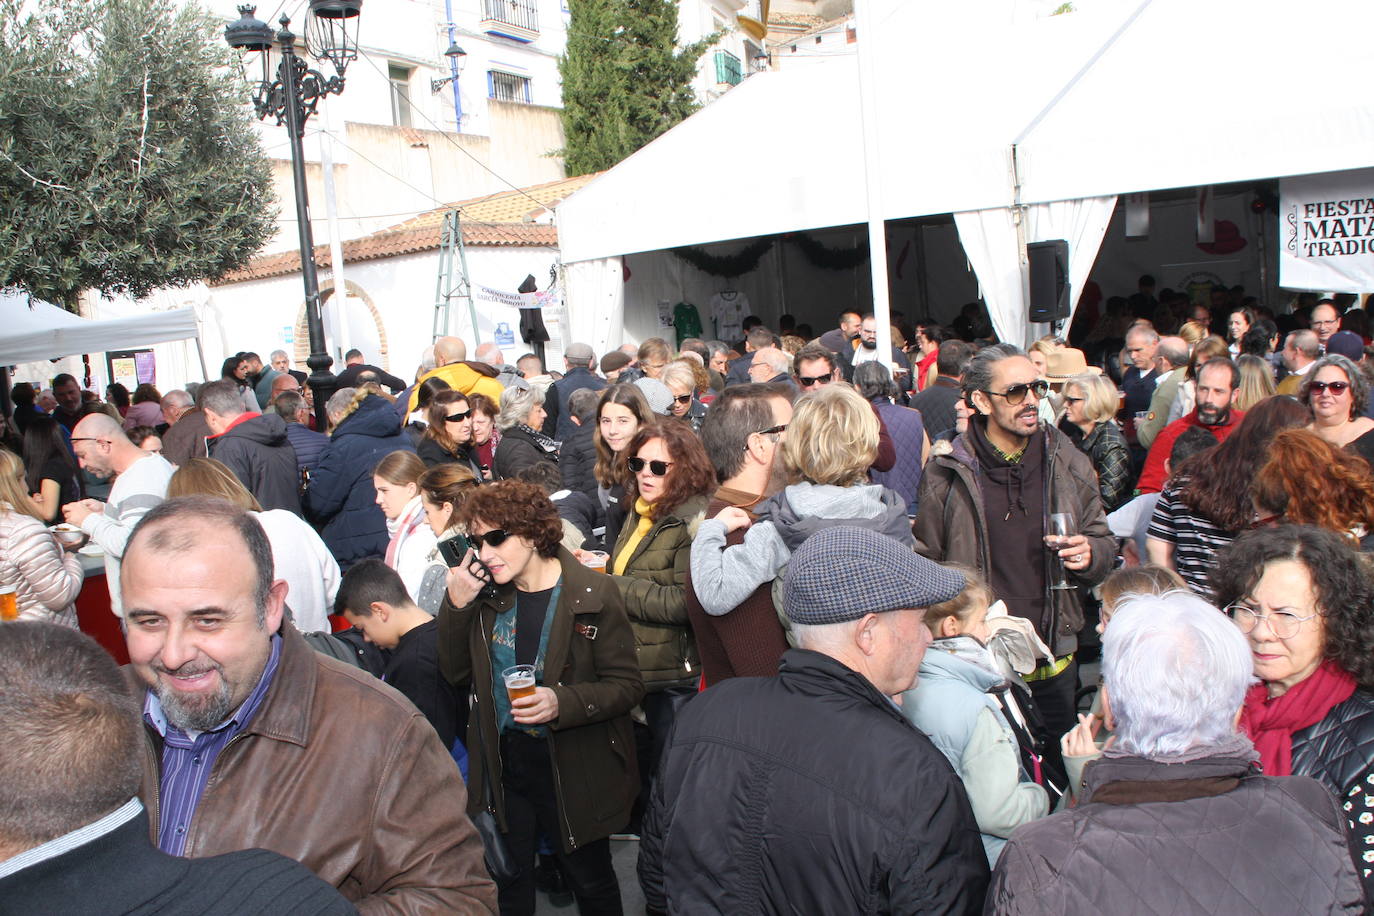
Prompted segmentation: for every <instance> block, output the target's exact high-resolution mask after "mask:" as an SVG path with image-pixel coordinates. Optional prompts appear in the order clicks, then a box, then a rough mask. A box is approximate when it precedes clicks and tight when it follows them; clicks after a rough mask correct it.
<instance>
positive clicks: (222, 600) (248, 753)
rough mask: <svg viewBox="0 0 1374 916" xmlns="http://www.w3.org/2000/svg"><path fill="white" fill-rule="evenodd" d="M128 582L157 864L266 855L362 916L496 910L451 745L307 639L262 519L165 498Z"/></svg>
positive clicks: (135, 553) (216, 503) (145, 788)
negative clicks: (290, 613)
mask: <svg viewBox="0 0 1374 916" xmlns="http://www.w3.org/2000/svg"><path fill="white" fill-rule="evenodd" d="M123 569H124V575H123V578H122V579H121V582H120V585H121V588H122V591H123V597H124V608H125V621H126V623H127V625H128V632H127V641H128V649H129V658H130V660H131V665H130V670H131V672H132V675H133V677H134V678H136V683H137V685H138V687H139V688H140V690H141V696H142V706H143V720H144V724H145V726H146V727H145V737H146V739H147V742H146V753H145V754H144V761H143V783H142V787H141V789H140V792H139V795H140V797H141V799H142V801H143V804H144V807H145V808H146V809H147V811H148V819H149V823H150V826H151V829H152V834H153V837H152V838H153V841H154V842H155V843H156V844H157V845H158V847H159V848H160V849H161V850H162V851H163V852H166V853H169V854H171V855H179V856H187V857H191V858H200V857H204V856H213V855H219V854H221V853H226V852H232V851H234V850H240V849H250V848H254V847H263V848H265V849H271V850H273V851H275V852H279V853H282V854H283V855H286V856H289V857H291V858H293V859H295V860H297V861H298V862H300V863H301V864H303V865H305V866H306V867H307V868H309V869H310V870H311V871H313V872H315V874H317V875H319V876H320V877H321V878H323V879H324V880H325V881H327V882H329V883H330V884H332V885H333V886H335V887H336V888H338V889H339V891H340V892H341V893H342V894H343V895H344V896H345V897H347V898H348V899H349V900H351V901H353V902H354V903H355V904H356V905H357V907H358V909H359V911H360V912H362V913H364V914H368V913H393V912H406V913H435V914H438V913H455V912H464V913H467V912H494V911H495V907H496V892H495V889H494V887H493V886H492V883H491V881H490V879H489V878H488V876H487V873H486V870H485V868H484V867H483V864H482V843H481V840H480V839H479V838H478V836H477V833H476V831H475V830H474V828H473V826H472V823H471V821H469V820H468V817H467V815H466V814H465V813H464V808H465V806H466V802H467V793H466V792H465V791H464V788H463V782H462V780H461V778H460V777H459V775H458V768H457V767H456V766H455V765H454V763H453V759H452V757H450V756H449V753H448V749H447V748H445V747H443V745H442V744H441V743H440V741H439V737H438V735H437V734H436V733H435V731H434V729H433V728H432V727H431V726H430V725H429V723H428V722H427V721H426V720H425V718H424V716H422V715H421V714H420V712H419V711H418V710H417V709H415V707H414V706H413V705H411V703H410V702H409V701H408V700H406V699H405V698H404V697H402V696H401V694H399V693H397V692H396V691H395V690H393V689H392V688H390V687H388V686H386V685H385V684H382V683H381V682H380V681H377V680H375V679H374V678H372V677H371V676H370V675H368V674H366V673H365V672H362V671H360V670H358V669H356V668H350V667H349V666H347V665H345V664H343V663H342V662H338V661H335V660H333V659H329V658H325V657H324V656H323V655H320V654H317V653H316V652H314V651H313V650H312V649H311V648H310V647H309V646H308V645H307V644H306V642H305V640H304V639H303V638H302V636H301V635H300V633H298V632H297V631H296V629H295V628H294V627H293V626H292V625H291V623H290V621H289V620H287V619H286V613H285V608H286V598H287V594H286V592H287V584H286V582H285V581H283V580H281V579H275V578H274V577H273V568H272V552H271V547H270V546H269V544H268V542H267V536H266V535H265V534H264V533H263V530H262V527H261V526H260V525H259V524H258V522H257V521H256V520H255V519H254V518H253V517H252V516H251V515H250V514H248V513H247V512H244V511H242V510H241V509H239V508H237V507H236V506H233V505H231V504H229V503H227V502H225V501H223V500H216V499H210V498H205V497H186V498H182V499H173V500H168V501H167V502H165V503H163V504H162V505H160V506H158V507H157V508H156V509H153V510H152V511H150V512H149V513H148V514H147V515H145V516H144V517H143V520H142V522H140V524H139V526H138V527H137V528H136V529H135V530H134V533H133V535H132V536H131V537H130V539H129V542H128V545H127V547H126V549H125V553H124V567H123Z"/></svg>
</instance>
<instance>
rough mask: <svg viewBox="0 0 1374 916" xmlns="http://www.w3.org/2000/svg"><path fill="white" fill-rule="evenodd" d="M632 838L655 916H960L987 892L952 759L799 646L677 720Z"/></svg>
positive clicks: (856, 682) (849, 673)
mask: <svg viewBox="0 0 1374 916" xmlns="http://www.w3.org/2000/svg"><path fill="white" fill-rule="evenodd" d="M640 833H641V836H642V837H643V839H642V841H641V843H640V847H639V879H640V884H641V886H642V887H643V888H644V899H645V904H646V907H647V909H648V911H649V912H651V913H731V914H734V913H750V914H753V913H760V914H783V913H826V914H830V913H835V914H841V913H843V914H855V916H858V914H879V913H884V914H886V913H943V914H959V913H964V914H972V913H978V912H980V911H981V909H982V905H983V894H984V891H985V890H986V887H987V880H988V865H987V861H986V859H985V857H984V855H983V848H982V845H981V844H980V843H979V840H978V827H977V825H976V824H975V823H974V819H973V812H972V811H971V810H969V803H968V799H967V798H966V797H965V795H964V790H963V788H962V787H961V786H960V784H959V779H958V777H957V776H955V774H954V771H953V770H952V769H951V768H950V765H949V762H948V761H947V760H945V758H944V757H943V756H942V755H941V754H940V752H939V751H937V750H936V749H935V748H934V747H933V746H932V745H931V743H930V740H929V739H928V738H926V736H925V735H923V734H921V733H920V731H918V730H917V729H916V727H915V726H913V725H912V724H911V723H910V722H908V721H907V720H906V719H904V718H903V717H902V714H901V712H900V711H899V710H898V709H897V707H896V706H895V705H894V704H893V703H892V701H891V700H889V699H888V698H887V697H885V696H883V695H882V694H881V693H879V692H878V690H877V689H876V688H874V686H873V684H872V683H870V682H869V681H868V680H867V679H866V678H864V677H863V676H862V675H860V674H858V673H857V672H855V671H853V670H851V669H850V668H847V667H845V666H844V665H843V664H841V663H840V662H839V661H836V660H835V659H833V658H830V657H829V656H826V655H822V654H821V653H819V652H810V651H807V650H804V649H792V650H790V651H788V652H787V653H786V654H785V655H784V656H783V658H782V665H781V667H780V668H779V670H778V676H777V677H737V678H730V679H729V680H726V681H723V682H721V683H720V684H717V685H716V686H714V687H712V688H711V689H709V690H707V691H705V692H703V693H700V694H698V695H697V696H695V697H693V698H692V700H691V702H689V703H687V704H686V705H684V706H683V707H682V709H681V710H680V711H679V712H678V714H677V721H676V723H675V724H674V726H673V732H672V736H671V738H670V740H669V743H668V746H667V747H666V748H665V749H664V751H663V764H662V767H661V768H660V770H659V773H658V778H657V779H656V780H654V788H653V791H652V794H651V796H650V799H649V803H648V806H647V810H646V813H645V816H644V827H643V829H642V830H641V831H640Z"/></svg>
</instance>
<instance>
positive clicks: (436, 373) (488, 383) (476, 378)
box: [408, 363, 505, 411]
mask: <svg viewBox="0 0 1374 916" xmlns="http://www.w3.org/2000/svg"><path fill="white" fill-rule="evenodd" d="M430 378H440V379H443V380H444V381H446V382H448V384H449V387H450V388H452V389H453V390H454V391H461V392H463V394H485V395H486V396H487V397H489V398H491V399H492V400H493V401H494V402H496V403H497V404H500V403H501V392H502V391H503V390H505V389H503V388H502V387H501V383H500V382H498V381H497V380H496V379H494V378H491V377H489V376H486V375H483V374H482V373H480V372H478V371H477V370H476V369H473V368H472V367H471V366H469V365H467V364H466V363H449V364H448V365H447V366H440V367H439V368H437V369H431V370H430V371H428V372H426V373H425V374H424V375H422V376H420V381H419V382H416V384H415V390H413V391H412V392H411V393H410V406H409V408H408V411H413V410H415V407H416V402H417V401H418V400H419V397H420V385H422V384H424V381H425V379H430Z"/></svg>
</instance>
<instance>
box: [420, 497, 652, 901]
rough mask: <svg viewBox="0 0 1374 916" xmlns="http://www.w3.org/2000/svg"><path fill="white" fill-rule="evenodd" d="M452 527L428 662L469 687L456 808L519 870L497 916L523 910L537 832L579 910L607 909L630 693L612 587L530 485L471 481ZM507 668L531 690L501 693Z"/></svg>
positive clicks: (633, 695)
mask: <svg viewBox="0 0 1374 916" xmlns="http://www.w3.org/2000/svg"><path fill="white" fill-rule="evenodd" d="M457 522H458V524H459V525H461V526H462V527H463V529H464V530H466V531H467V532H468V536H469V537H470V539H471V542H472V549H471V550H470V552H469V553H468V554H467V562H465V563H463V564H460V565H459V566H457V567H456V568H454V569H453V570H452V571H451V572H450V573H449V575H448V589H447V591H446V593H445V595H444V600H443V604H442V606H441V608H440V611H439V615H438V616H439V668H440V670H441V671H442V672H443V674H444V677H445V678H447V679H448V681H449V683H451V684H452V685H453V686H454V687H456V688H458V689H460V690H465V689H469V688H470V689H471V692H472V695H473V706H472V710H473V714H472V715H471V717H470V719H469V721H468V727H467V747H468V752H469V755H470V758H469V759H470V764H469V766H470V770H469V774H468V810H469V811H470V812H471V813H476V812H478V811H481V810H483V809H486V810H489V811H491V813H492V815H493V816H494V817H495V819H496V823H497V826H498V827H499V828H500V830H501V832H502V833H503V834H504V836H505V840H506V843H507V845H508V846H509V848H510V852H511V854H512V858H513V859H514V860H515V862H516V863H517V864H518V865H519V867H520V873H519V876H518V877H517V878H516V879H515V880H514V881H512V882H511V883H510V884H508V885H507V886H506V887H504V888H502V889H501V891H500V902H501V912H502V913H503V914H506V916H511V914H522V916H523V914H533V913H534V911H535V881H534V863H535V851H536V848H537V845H538V842H539V836H540V834H541V833H543V834H544V835H546V836H547V837H548V838H549V841H550V843H551V844H552V846H553V851H554V856H555V857H556V858H557V860H558V864H559V866H560V869H561V871H562V873H563V875H564V876H565V877H566V878H567V881H568V884H569V886H570V887H571V888H572V891H573V895H574V896H575V897H576V899H577V905H578V909H579V911H580V912H582V913H619V912H621V910H622V904H621V899H620V885H619V882H618V881H617V879H616V873H615V868H614V866H613V864H612V861H611V849H610V836H611V834H612V833H613V832H615V831H617V830H619V829H621V828H622V827H623V826H624V824H625V823H626V821H627V820H628V818H629V816H630V807H631V805H632V804H633V802H634V797H635V790H636V787H637V784H638V779H637V777H636V775H635V769H634V753H633V750H632V741H633V740H634V739H633V736H632V733H631V725H630V710H631V709H632V708H634V706H635V704H637V703H638V702H639V701H640V698H641V697H642V696H643V694H644V683H643V681H642V680H641V678H640V675H639V665H638V664H637V662H636V660H635V642H634V634H633V632H632V631H631V629H630V622H629V619H628V618H627V617H626V615H625V608H624V605H623V604H622V602H621V599H620V593H619V590H618V589H617V588H616V586H615V583H614V582H612V580H611V579H610V577H608V576H605V575H602V574H600V573H597V572H593V571H592V570H589V569H587V568H586V567H584V566H582V564H581V563H579V562H578V561H577V560H576V559H575V558H574V557H573V556H572V554H570V553H568V552H567V551H566V550H563V549H561V548H560V547H559V540H560V539H561V538H562V536H563V528H562V524H561V523H560V522H559V519H558V510H557V509H555V508H554V505H553V503H552V502H550V501H549V498H548V496H546V495H545V494H544V491H543V490H541V489H540V488H538V487H536V486H534V485H533V484H530V483H526V482H525V481H522V480H501V481H497V482H496V483H492V484H488V485H486V486H482V487H479V488H475V489H473V490H472V492H470V493H469V494H468V495H467V497H466V499H465V500H464V502H463V504H462V506H461V508H460V509H459V511H458V517H457ZM513 668H519V669H520V670H519V672H518V673H519V674H521V675H523V676H524V680H525V681H528V679H529V673H530V669H532V670H533V673H534V684H535V686H534V688H533V692H531V693H523V691H524V690H528V687H527V686H526V687H524V688H522V689H521V690H520V691H515V690H512V691H511V692H510V693H508V692H507V687H506V683H505V681H506V678H505V677H504V676H503V672H506V671H507V670H508V669H513ZM511 674H512V678H514V675H515V674H516V672H512V673H511ZM521 694H523V695H521Z"/></svg>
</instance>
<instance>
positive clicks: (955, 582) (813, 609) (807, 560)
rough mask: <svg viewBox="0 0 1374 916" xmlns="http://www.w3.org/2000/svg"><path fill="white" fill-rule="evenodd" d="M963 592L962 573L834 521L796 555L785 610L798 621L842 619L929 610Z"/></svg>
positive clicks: (787, 583)
mask: <svg viewBox="0 0 1374 916" xmlns="http://www.w3.org/2000/svg"><path fill="white" fill-rule="evenodd" d="M963 590H964V574H963V573H960V572H956V571H954V570H952V569H945V568H944V567H943V566H941V565H940V564H938V563H935V562H933V561H931V560H927V559H926V558H925V557H923V556H921V555H920V554H918V553H916V552H915V551H913V550H912V549H911V548H910V547H909V546H905V545H902V544H899V543H897V542H896V541H894V540H893V539H892V538H890V537H888V536H887V535H884V534H879V533H878V532H876V531H870V530H868V529H867V528H856V527H853V526H849V525H836V526H834V527H832V528H822V529H821V530H820V531H818V532H816V533H815V534H813V535H811V537H809V538H807V539H806V542H805V543H804V544H802V545H801V547H799V548H797V551H796V552H795V553H793V554H792V559H791V561H790V562H789V563H788V564H787V577H786V578H785V579H784V580H783V585H782V600H783V608H784V609H785V610H786V612H787V616H788V619H790V620H791V621H792V622H793V623H800V624H826V623H844V622H846V621H850V620H858V619H859V618H860V617H862V616H864V615H865V614H881V613H883V612H884V611H896V610H901V609H903V608H927V607H930V606H931V605H932V604H939V603H940V602H942V601H948V600H950V599H951V598H953V597H955V596H956V595H958V594H959V593H960V592H962V591H963Z"/></svg>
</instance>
